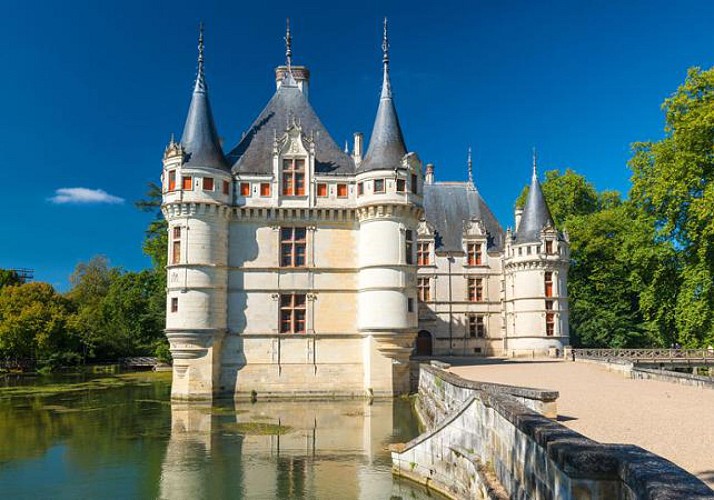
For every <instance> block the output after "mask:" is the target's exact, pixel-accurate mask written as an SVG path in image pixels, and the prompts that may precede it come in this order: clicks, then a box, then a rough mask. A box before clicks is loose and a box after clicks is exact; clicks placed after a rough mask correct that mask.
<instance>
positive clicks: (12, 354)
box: [0, 283, 78, 361]
mask: <svg viewBox="0 0 714 500" xmlns="http://www.w3.org/2000/svg"><path fill="white" fill-rule="evenodd" d="M75 331H76V317H75V311H74V307H73V304H72V302H71V301H70V300H69V299H67V298H66V297H64V296H62V295H60V294H59V293H57V292H56V291H55V290H54V288H52V286H51V285H49V284H47V283H27V284H24V285H18V286H8V287H4V288H2V289H1V290H0V354H1V355H2V356H3V357H5V358H11V359H35V360H40V361H46V360H50V359H57V358H58V357H61V356H62V355H64V354H67V353H72V352H76V350H77V348H78V345H77V344H78V341H77V338H76V335H75V334H74V333H75ZM69 358H72V356H69V357H68V358H67V359H69Z"/></svg>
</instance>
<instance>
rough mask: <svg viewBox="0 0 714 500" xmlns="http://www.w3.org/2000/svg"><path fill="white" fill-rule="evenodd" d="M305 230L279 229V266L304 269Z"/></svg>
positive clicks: (294, 228) (302, 228)
mask: <svg viewBox="0 0 714 500" xmlns="http://www.w3.org/2000/svg"><path fill="white" fill-rule="evenodd" d="M306 238H307V230H306V229H305V228H304V227H282V228H280V266H281V267H305V255H306V251H307V239H306Z"/></svg>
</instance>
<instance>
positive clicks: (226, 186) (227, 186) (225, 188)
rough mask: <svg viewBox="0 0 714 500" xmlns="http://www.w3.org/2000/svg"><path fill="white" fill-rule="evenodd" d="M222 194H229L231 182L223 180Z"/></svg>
mask: <svg viewBox="0 0 714 500" xmlns="http://www.w3.org/2000/svg"><path fill="white" fill-rule="evenodd" d="M223 194H231V183H230V182H228V181H223Z"/></svg>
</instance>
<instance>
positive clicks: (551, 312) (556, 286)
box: [504, 153, 570, 356]
mask: <svg viewBox="0 0 714 500" xmlns="http://www.w3.org/2000/svg"><path fill="white" fill-rule="evenodd" d="M569 261H570V247H569V244H568V239H567V236H566V235H563V234H562V233H560V232H558V231H557V230H556V229H555V224H554V222H553V218H552V216H551V214H550V210H549V209H548V204H547V203H546V201H545V197H544V196H543V191H542V189H541V186H540V183H539V182H538V176H537V174H536V157H535V153H534V155H533V176H532V178H531V184H530V188H529V191H528V197H527V199H526V203H525V206H524V207H523V210H522V211H517V213H516V231H515V233H513V232H511V231H510V230H509V231H508V234H507V236H506V247H505V257H504V273H505V286H506V290H505V292H506V301H505V302H506V338H505V340H504V351H505V352H506V353H507V355H509V356H533V355H544V354H549V353H550V354H554V352H555V350H557V352H562V351H563V347H564V346H566V345H568V344H569V338H570V332H569V313H568V291H567V275H568V266H569Z"/></svg>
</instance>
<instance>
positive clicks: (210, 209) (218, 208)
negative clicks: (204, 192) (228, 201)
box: [161, 201, 230, 220]
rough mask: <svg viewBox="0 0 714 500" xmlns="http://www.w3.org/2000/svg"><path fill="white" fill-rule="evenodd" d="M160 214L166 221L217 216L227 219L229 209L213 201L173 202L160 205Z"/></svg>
mask: <svg viewBox="0 0 714 500" xmlns="http://www.w3.org/2000/svg"><path fill="white" fill-rule="evenodd" d="M161 212H162V213H163V214H164V217H165V218H166V219H167V220H170V219H176V218H180V217H196V216H200V215H211V216H219V217H223V218H226V219H228V218H229V217H230V207H229V206H228V205H225V204H223V203H218V202H214V201H175V202H170V203H164V204H163V205H161Z"/></svg>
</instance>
